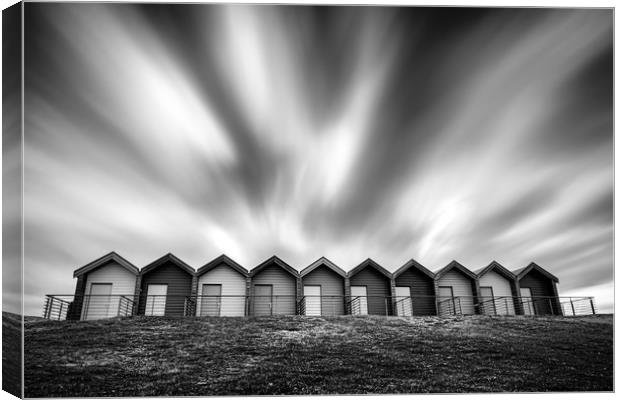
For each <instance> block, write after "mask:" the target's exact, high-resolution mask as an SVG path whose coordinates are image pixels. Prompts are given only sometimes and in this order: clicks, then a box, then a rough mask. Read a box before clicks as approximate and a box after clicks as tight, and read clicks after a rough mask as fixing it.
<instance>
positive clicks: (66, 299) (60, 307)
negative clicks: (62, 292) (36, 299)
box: [43, 295, 73, 320]
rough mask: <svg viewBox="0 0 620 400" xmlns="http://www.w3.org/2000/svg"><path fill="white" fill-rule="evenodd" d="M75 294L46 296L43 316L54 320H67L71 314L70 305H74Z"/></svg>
mask: <svg viewBox="0 0 620 400" xmlns="http://www.w3.org/2000/svg"><path fill="white" fill-rule="evenodd" d="M72 300H73V296H71V295H69V296H56V295H47V296H45V303H44V305H43V318H47V319H53V320H65V319H67V315H68V314H69V311H70V307H72V304H73V303H72Z"/></svg>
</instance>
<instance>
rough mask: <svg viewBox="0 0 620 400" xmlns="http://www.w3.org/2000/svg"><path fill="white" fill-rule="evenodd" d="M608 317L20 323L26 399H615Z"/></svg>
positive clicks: (139, 319) (140, 319) (154, 319)
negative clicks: (535, 395) (515, 395)
mask: <svg viewBox="0 0 620 400" xmlns="http://www.w3.org/2000/svg"><path fill="white" fill-rule="evenodd" d="M612 321H613V318H612V317H611V316H609V315H608V316H592V317H585V318H568V317H567V318H562V317H536V318H531V317H527V318H526V317H514V316H511V317H489V316H470V317H454V318H439V317H417V318H396V317H390V318H385V317H350V316H345V317H333V318H320V317H302V316H286V317H267V318H165V317H133V318H117V319H109V320H101V321H93V322H87V321H81V322H70V321H60V322H57V321H56V322H54V321H43V322H41V321H30V322H27V323H26V333H25V338H26V339H25V340H26V353H25V361H26V376H25V378H26V396H27V397H43V396H44V397H52V396H62V397H70V396H79V397H85V396H102V397H103V396H163V395H175V396H182V395H193V396H206V395H227V394H235V395H244V394H256V395H259V394H346V393H351V394H352V393H424V392H433V393H437V392H440V393H454V392H498V391H501V392H512V391H518V392H529V391H536V392H539V391H593V390H594V391H611V390H613V351H612V348H613V335H612V329H613V323H612Z"/></svg>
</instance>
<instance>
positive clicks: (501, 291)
mask: <svg viewBox="0 0 620 400" xmlns="http://www.w3.org/2000/svg"><path fill="white" fill-rule="evenodd" d="M475 273H476V275H477V276H478V285H479V297H478V302H479V304H480V307H479V310H480V313H481V314H490V315H514V314H515V306H514V298H515V297H516V296H517V280H516V276H515V275H514V274H513V273H512V272H510V271H508V270H507V269H506V268H504V267H503V266H502V265H501V264H500V263H498V262H497V261H492V262H491V263H490V264H489V265H487V266H486V267H484V268H481V269H479V270H477V271H475Z"/></svg>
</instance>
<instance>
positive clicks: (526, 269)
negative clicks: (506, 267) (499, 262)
mask: <svg viewBox="0 0 620 400" xmlns="http://www.w3.org/2000/svg"><path fill="white" fill-rule="evenodd" d="M532 270H536V271H538V272H540V273H541V274H543V275H544V276H546V277H547V278H549V279H551V280H552V281H554V282H556V283H557V282H560V280H559V279H558V278H557V277H556V276H555V275H553V274H552V273H551V272H549V271H547V270H546V269H544V268H543V267H541V266H540V265H538V264H536V263H534V262H531V263H529V265H528V266H527V267H523V268H520V269H518V270H516V271H514V272H513V273H514V274H515V275H516V276H517V280H521V278H523V277H524V276H525V275H527V274H528V273H529V272H530V271H532Z"/></svg>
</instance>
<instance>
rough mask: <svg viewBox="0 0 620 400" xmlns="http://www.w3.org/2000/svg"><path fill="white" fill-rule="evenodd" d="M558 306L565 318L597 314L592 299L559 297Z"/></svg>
mask: <svg viewBox="0 0 620 400" xmlns="http://www.w3.org/2000/svg"><path fill="white" fill-rule="evenodd" d="M560 306H561V307H562V314H564V315H565V316H576V315H591V314H592V315H593V314H598V308H597V306H596V303H595V302H594V297H568V298H567V297H560Z"/></svg>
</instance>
